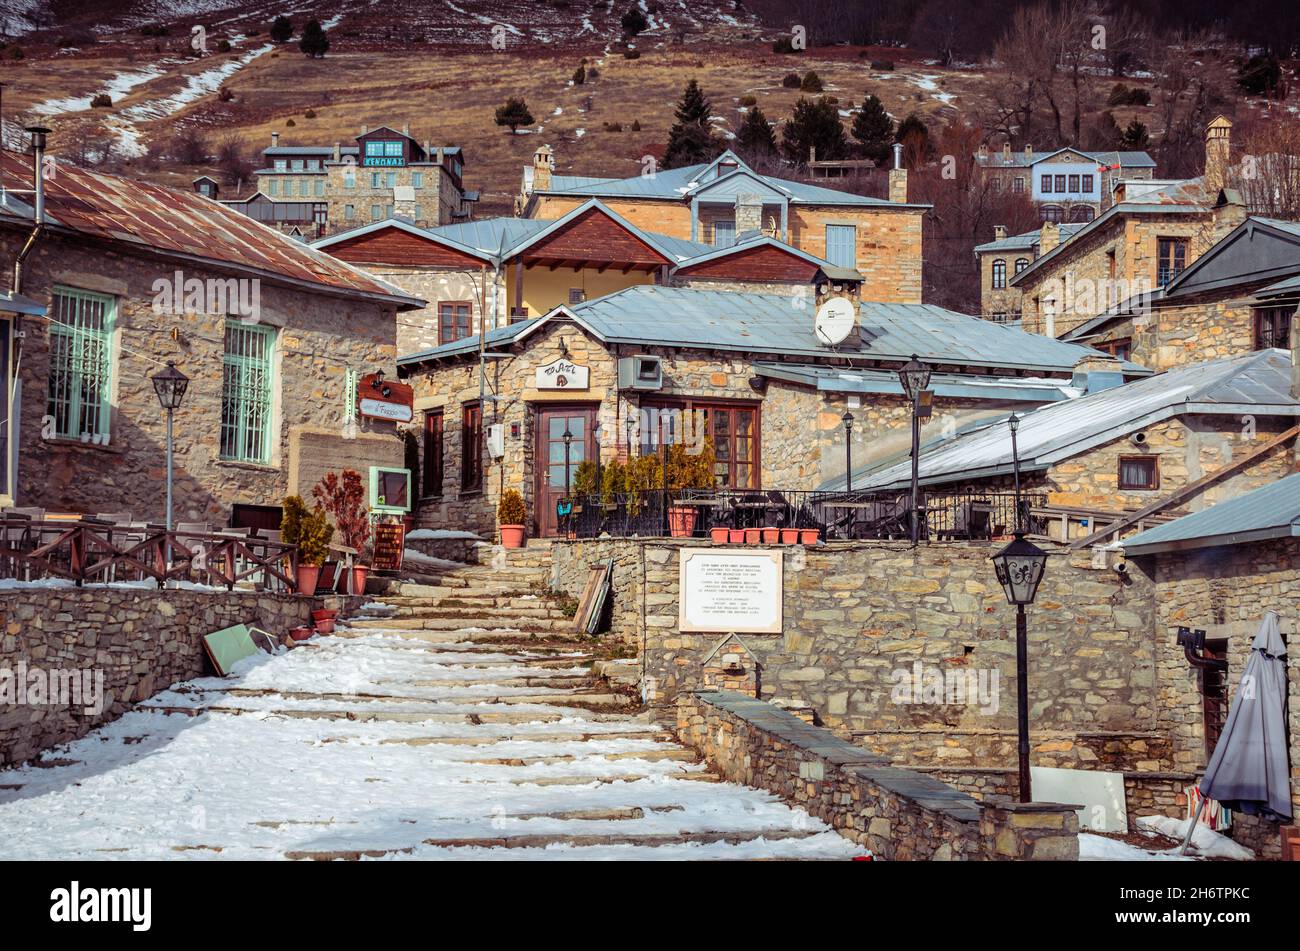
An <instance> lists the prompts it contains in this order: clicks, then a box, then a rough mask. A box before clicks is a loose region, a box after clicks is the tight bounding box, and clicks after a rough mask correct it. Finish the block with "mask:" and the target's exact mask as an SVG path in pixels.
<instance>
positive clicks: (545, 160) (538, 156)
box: [533, 145, 555, 192]
mask: <svg viewBox="0 0 1300 951" xmlns="http://www.w3.org/2000/svg"><path fill="white" fill-rule="evenodd" d="M554 171H555V153H554V152H552V151H551V147H550V146H549V145H541V146H538V147H537V151H536V152H534V153H533V191H535V192H544V191H547V190H548V189H549V188H550V187H551V173H552V172H554Z"/></svg>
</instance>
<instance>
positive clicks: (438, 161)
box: [434, 145, 442, 165]
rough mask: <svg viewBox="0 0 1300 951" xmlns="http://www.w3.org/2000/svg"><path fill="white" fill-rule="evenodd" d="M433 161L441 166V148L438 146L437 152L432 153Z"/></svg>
mask: <svg viewBox="0 0 1300 951" xmlns="http://www.w3.org/2000/svg"><path fill="white" fill-rule="evenodd" d="M434 161H436V162H437V163H438V164H439V165H441V164H442V146H441V145H440V146H438V151H437V152H435V153H434Z"/></svg>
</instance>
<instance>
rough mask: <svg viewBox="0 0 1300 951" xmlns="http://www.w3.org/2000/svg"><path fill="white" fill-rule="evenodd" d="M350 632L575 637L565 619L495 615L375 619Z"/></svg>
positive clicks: (361, 620) (358, 621) (351, 623)
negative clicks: (526, 633)
mask: <svg viewBox="0 0 1300 951" xmlns="http://www.w3.org/2000/svg"><path fill="white" fill-rule="evenodd" d="M347 625H348V626H349V627H351V628H359V629H362V630H364V629H367V628H369V629H375V628H378V629H380V630H384V629H388V630H397V629H404V630H418V631H464V630H468V629H471V628H478V629H482V630H503V629H509V630H515V631H546V632H555V633H561V634H573V633H576V632H575V631H574V630H573V622H572V621H570V620H567V619H557V618H539V617H510V616H508V615H497V616H491V617H478V616H465V617H393V616H385V617H377V618H355V619H353V620H350V621H348V622H347Z"/></svg>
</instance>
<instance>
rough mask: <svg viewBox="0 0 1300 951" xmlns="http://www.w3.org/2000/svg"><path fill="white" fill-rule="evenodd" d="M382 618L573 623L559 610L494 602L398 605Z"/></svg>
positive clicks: (571, 619) (570, 618)
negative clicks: (512, 619) (518, 620)
mask: <svg viewBox="0 0 1300 951" xmlns="http://www.w3.org/2000/svg"><path fill="white" fill-rule="evenodd" d="M377 616H382V617H394V618H396V617H409V618H420V617H423V618H464V617H474V618H484V617H493V618H501V617H507V618H510V617H520V618H537V619H539V620H554V621H569V622H570V623H571V622H572V621H573V618H572V617H570V616H569V615H568V614H566V613H565V612H563V611H561V610H560V609H559V608H549V607H532V606H529V607H515V606H513V605H511V604H497V603H496V602H494V601H475V602H472V603H464V604H399V605H398V606H397V609H396V610H395V611H389V612H387V613H385V614H383V615H377Z"/></svg>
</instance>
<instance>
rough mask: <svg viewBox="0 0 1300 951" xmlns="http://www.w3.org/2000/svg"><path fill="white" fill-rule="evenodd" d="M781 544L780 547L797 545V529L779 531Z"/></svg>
mask: <svg viewBox="0 0 1300 951" xmlns="http://www.w3.org/2000/svg"><path fill="white" fill-rule="evenodd" d="M781 544H782V545H797V544H799V529H797V528H783V529H781Z"/></svg>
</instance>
